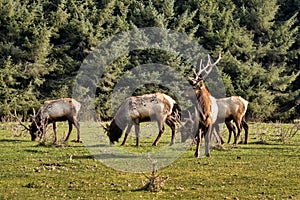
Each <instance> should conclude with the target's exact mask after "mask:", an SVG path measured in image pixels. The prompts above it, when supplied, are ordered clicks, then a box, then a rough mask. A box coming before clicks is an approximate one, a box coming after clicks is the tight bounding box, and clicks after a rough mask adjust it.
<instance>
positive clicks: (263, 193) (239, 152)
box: [0, 123, 300, 199]
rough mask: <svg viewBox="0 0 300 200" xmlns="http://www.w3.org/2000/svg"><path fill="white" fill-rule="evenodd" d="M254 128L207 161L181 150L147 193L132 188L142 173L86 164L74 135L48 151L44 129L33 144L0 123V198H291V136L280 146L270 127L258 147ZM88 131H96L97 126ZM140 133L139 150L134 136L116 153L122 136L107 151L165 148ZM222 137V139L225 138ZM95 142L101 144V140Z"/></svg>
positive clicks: (89, 159) (294, 167)
mask: <svg viewBox="0 0 300 200" xmlns="http://www.w3.org/2000/svg"><path fill="white" fill-rule="evenodd" d="M254 126H258V125H257V124H254V123H252V124H250V135H249V144H248V145H244V144H239V145H238V148H237V149H232V148H231V144H226V145H225V150H222V151H218V150H213V151H212V153H211V154H212V157H211V158H205V157H203V154H202V158H200V159H195V158H194V157H193V155H194V150H195V147H194V146H192V147H189V148H187V150H186V152H184V153H183V154H182V155H181V156H180V158H179V159H177V160H176V161H175V162H173V163H171V164H169V165H168V166H166V167H163V168H159V169H158V174H160V176H162V177H166V176H168V177H169V179H168V181H167V182H166V183H165V186H164V187H163V189H162V190H161V191H160V192H157V193H152V192H145V191H142V190H140V189H141V188H142V186H143V184H142V182H143V181H147V178H146V177H145V176H144V175H143V174H141V173H126V172H120V171H116V170H114V169H112V168H110V167H107V166H105V165H104V164H103V163H101V162H99V161H98V160H97V159H94V156H92V155H91V153H90V151H89V150H88V149H87V148H86V147H85V146H86V143H85V141H84V136H82V138H83V143H75V142H71V140H73V139H76V131H75V130H73V132H72V134H71V138H70V141H69V142H67V143H66V144H65V145H61V146H56V145H52V142H51V141H52V138H51V135H52V130H51V129H49V130H48V133H47V134H48V135H49V136H48V141H47V145H45V146H41V145H38V142H31V141H30V136H29V134H28V133H23V134H19V135H18V136H15V135H16V134H14V133H13V132H12V131H11V129H10V128H8V125H6V124H1V126H0V127H2V129H1V130H0V152H1V153H0V163H1V167H0V199H42V198H43V199H44V198H48V199H78V198H84V199H168V198H174V199H234V198H235V199H288V198H293V199H299V198H300V196H299V195H300V188H299V185H300V179H299V177H300V170H299V164H300V146H299V145H300V137H299V133H298V134H297V135H296V136H295V137H293V138H292V139H291V140H290V141H287V142H285V143H283V142H281V141H280V140H279V138H278V137H277V136H276V135H274V132H275V129H274V127H272V126H274V124H267V125H266V127H267V132H266V134H267V135H266V136H267V137H265V138H264V140H265V143H259V141H260V137H259V135H260V134H261V133H262V130H263V128H262V129H258V128H255V127H254ZM84 127H85V126H84V125H82V128H83V129H84ZM92 128H93V129H94V132H95V133H98V131H99V129H98V128H95V127H92ZM142 128H143V129H144V130H145V128H146V129H148V130H152V131H153V133H154V134H153V135H151V136H149V137H141V140H140V142H141V147H138V148H137V147H135V146H134V145H135V136H134V131H132V133H131V137H130V138H129V140H128V141H127V143H126V145H125V146H123V147H120V143H121V142H122V138H121V140H120V142H119V143H117V144H116V145H115V146H116V147H118V148H121V149H123V150H126V151H129V152H131V153H132V152H134V153H148V152H155V150H159V149H161V148H163V147H164V146H168V144H169V142H170V139H171V134H170V130H169V129H168V128H166V133H165V134H164V135H163V137H162V138H161V142H160V143H159V145H158V147H152V146H151V145H152V142H153V141H154V139H155V137H156V136H157V127H156V125H155V124H142ZM66 131H67V123H60V124H59V127H58V132H59V133H60V135H59V138H64V136H63V135H64V134H65V132H66ZM83 132H84V130H83ZM143 132H144V131H142V133H143ZM224 137H225V139H227V132H224ZM100 140H101V138H99V141H100ZM102 140H103V143H105V142H106V141H108V140H107V138H105V135H104V136H103V138H102ZM60 142H62V140H60ZM94 143H95V144H97V143H98V141H97V140H94ZM95 149H96V148H95ZM153 149H154V150H153ZM149 165H151V162H149ZM150 167H151V166H150ZM146 174H149V173H146Z"/></svg>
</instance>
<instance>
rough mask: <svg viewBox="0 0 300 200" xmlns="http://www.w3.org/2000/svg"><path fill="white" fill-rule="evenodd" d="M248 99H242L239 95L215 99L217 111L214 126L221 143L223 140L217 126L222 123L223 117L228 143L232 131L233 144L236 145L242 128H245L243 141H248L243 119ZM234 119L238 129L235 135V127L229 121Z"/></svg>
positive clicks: (246, 125) (245, 124)
mask: <svg viewBox="0 0 300 200" xmlns="http://www.w3.org/2000/svg"><path fill="white" fill-rule="evenodd" d="M248 103H249V102H248V101H246V100H245V99H243V98H242V97H240V96H232V97H225V98H220V99H217V105H218V108H219V112H218V119H217V122H216V126H215V128H216V129H217V133H218V136H219V138H220V140H221V141H220V142H221V144H223V143H224V140H223V138H222V136H221V134H220V130H219V127H218V124H220V123H223V122H224V119H225V124H226V127H227V129H228V131H229V137H228V143H229V142H230V139H231V134H232V132H233V134H234V143H233V144H234V146H236V145H237V142H238V139H239V137H240V134H241V130H242V128H244V129H245V141H244V143H245V144H247V143H248V124H247V122H246V120H245V114H246V111H247V107H248ZM232 120H233V121H234V123H235V125H236V127H237V129H238V134H237V135H236V131H235V127H234V125H233V124H232V123H231V121H232Z"/></svg>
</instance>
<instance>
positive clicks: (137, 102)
mask: <svg viewBox="0 0 300 200" xmlns="http://www.w3.org/2000/svg"><path fill="white" fill-rule="evenodd" d="M175 103H176V101H175V100H174V99H172V98H171V97H170V96H168V95H166V94H162V93H155V94H145V95H142V96H132V97H129V98H127V99H126V101H125V102H124V103H123V104H122V105H121V107H120V108H119V109H118V111H117V113H116V114H115V116H114V118H113V120H112V122H111V123H110V125H108V126H104V125H101V126H102V127H103V128H104V129H105V131H106V132H107V136H108V137H109V140H110V142H111V144H113V143H114V142H118V141H119V139H120V138H121V136H122V133H123V130H124V129H125V128H126V126H127V129H126V133H125V137H124V140H123V142H122V144H121V145H124V144H125V142H126V140H127V137H128V134H129V132H130V130H131V128H132V126H133V125H134V127H135V135H136V146H139V145H140V141H139V134H140V123H141V122H148V121H156V122H157V124H158V128H159V133H158V136H157V138H156V140H155V141H154V143H153V144H152V145H153V146H157V144H158V142H159V139H160V137H161V136H162V134H163V132H164V129H165V128H164V123H166V124H167V125H168V126H169V127H170V128H171V130H172V140H171V143H170V145H172V144H174V143H175V128H176V125H175V119H174V118H173V117H172V111H173V107H174V104H175Z"/></svg>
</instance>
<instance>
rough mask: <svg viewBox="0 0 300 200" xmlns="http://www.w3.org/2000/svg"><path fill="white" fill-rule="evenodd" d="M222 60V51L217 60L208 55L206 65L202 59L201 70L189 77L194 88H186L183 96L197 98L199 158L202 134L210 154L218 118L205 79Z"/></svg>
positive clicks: (196, 136)
mask: <svg viewBox="0 0 300 200" xmlns="http://www.w3.org/2000/svg"><path fill="white" fill-rule="evenodd" d="M220 60H221V53H220V54H219V58H218V59H217V60H216V62H214V63H211V60H210V56H209V55H208V61H207V64H206V66H204V65H203V64H202V60H201V61H200V65H199V70H198V72H196V70H195V69H193V71H194V75H195V77H194V78H191V77H190V78H189V79H190V81H191V85H192V87H193V90H186V91H185V92H184V93H183V94H182V96H183V97H187V98H190V99H194V97H195V98H196V103H195V104H196V105H195V106H196V109H197V112H198V120H197V123H198V124H197V125H198V128H197V129H198V130H196V135H195V138H197V147H196V152H195V157H196V158H198V157H199V156H200V143H201V139H202V136H204V137H205V155H206V156H207V157H209V156H210V150H209V148H210V138H211V130H212V126H213V123H214V120H215V119H216V117H214V116H216V114H217V109H218V106H216V100H215V98H214V97H212V96H211V95H210V93H209V91H208V90H207V88H206V87H205V84H204V79H205V78H206V77H207V76H208V75H209V73H210V72H211V71H212V69H213V67H214V66H215V65H216V64H217V63H218V62H219V61H220ZM203 72H205V75H203V76H202V75H201V74H202V73H203ZM214 105H215V106H214ZM214 108H215V109H216V111H213V109H214Z"/></svg>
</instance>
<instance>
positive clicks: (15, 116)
mask: <svg viewBox="0 0 300 200" xmlns="http://www.w3.org/2000/svg"><path fill="white" fill-rule="evenodd" d="M10 115H11V116H12V117H14V118H15V119H16V120H18V122H19V124H20V125H21V126H23V127H24V128H25V129H26V130H28V131H30V128H29V127H28V126H26V125H25V124H23V123H22V121H21V119H19V118H18V116H17V111H16V109H15V110H14V115H12V114H11V113H10Z"/></svg>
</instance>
